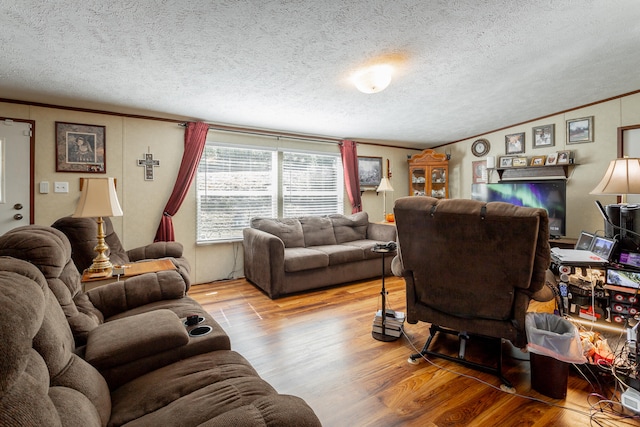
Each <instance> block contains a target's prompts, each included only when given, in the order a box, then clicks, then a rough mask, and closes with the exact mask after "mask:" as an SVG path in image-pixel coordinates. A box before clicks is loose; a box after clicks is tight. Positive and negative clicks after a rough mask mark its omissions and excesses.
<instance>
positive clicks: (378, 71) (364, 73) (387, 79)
mask: <svg viewBox="0 0 640 427" xmlns="http://www.w3.org/2000/svg"><path fill="white" fill-rule="evenodd" d="M392 74H393V67H392V66H391V65H388V64H377V65H372V66H370V67H367V68H363V69H362V70H360V71H358V72H356V73H355V74H354V75H353V78H352V81H353V83H354V84H355V85H356V88H357V89H358V90H359V91H360V92H362V93H378V92H381V91H383V90H385V89H386V88H387V86H389V83H391V76H392Z"/></svg>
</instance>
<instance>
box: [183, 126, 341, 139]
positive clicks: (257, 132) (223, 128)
mask: <svg viewBox="0 0 640 427" xmlns="http://www.w3.org/2000/svg"><path fill="white" fill-rule="evenodd" d="M186 125H187V124H186V123H180V126H182V127H186ZM209 130H210V131H220V132H230V133H242V134H246V135H258V136H269V137H272V138H278V139H280V138H283V139H297V140H303V141H308V142H317V143H321V144H341V143H342V140H341V139H338V138H330V137H323V136H311V135H303V134H297V133H287V132H272V131H268V130H259V129H251V128H238V127H233V126H224V125H214V124H209Z"/></svg>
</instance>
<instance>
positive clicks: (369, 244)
mask: <svg viewBox="0 0 640 427" xmlns="http://www.w3.org/2000/svg"><path fill="white" fill-rule="evenodd" d="M378 243H381V244H385V243H388V242H382V241H380V240H369V239H363V240H353V241H351V242H346V243H344V246H353V247H356V248H360V250H362V252H363V257H364V259H372V258H380V254H379V253H377V252H373V251H372V250H371V249H373V247H374V246H375V245H376V244H378ZM387 255H395V252H392V253H391V254H387Z"/></svg>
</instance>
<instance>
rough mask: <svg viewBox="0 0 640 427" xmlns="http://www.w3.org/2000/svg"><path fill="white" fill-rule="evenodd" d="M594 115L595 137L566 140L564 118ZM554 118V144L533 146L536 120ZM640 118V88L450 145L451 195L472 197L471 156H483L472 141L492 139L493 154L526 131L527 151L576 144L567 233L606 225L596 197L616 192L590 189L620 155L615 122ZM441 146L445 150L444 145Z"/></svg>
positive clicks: (611, 199) (527, 153) (540, 151)
mask: <svg viewBox="0 0 640 427" xmlns="http://www.w3.org/2000/svg"><path fill="white" fill-rule="evenodd" d="M587 116H593V117H594V130H595V133H594V141H593V142H589V143H583V144H567V143H566V121H567V120H570V119H576V118H581V117H587ZM552 123H553V124H555V146H554V147H548V148H537V149H533V148H532V143H531V141H532V134H531V132H532V128H533V127H534V126H540V125H547V124H552ZM639 123H640V94H634V95H630V96H626V97H623V98H620V99H616V100H612V101H607V102H603V103H600V104H596V105H593V106H590V107H585V108H581V109H578V110H574V111H570V112H567V113H564V114H558V115H555V116H552V117H549V118H546V119H542V120H537V121H532V122H529V123H526V124H523V125H519V126H514V127H511V128H508V129H504V130H501V131H499V132H492V133H488V134H486V135H481V136H479V137H477V138H472V139H469V140H465V141H462V142H459V143H456V144H452V145H450V146H448V147H447V150H449V149H450V150H451V152H452V159H451V163H450V166H449V167H450V177H451V184H450V185H451V186H450V188H449V191H450V193H451V197H458V198H468V197H470V196H471V183H472V179H473V177H472V169H471V162H473V161H474V160H482V159H484V158H477V157H475V156H474V155H473V154H471V144H472V143H473V141H475V140H476V139H478V138H486V139H488V140H489V142H490V143H491V151H490V152H489V154H488V155H489V156H495V157H496V162H497V159H498V157H500V156H503V155H504V154H505V142H504V137H505V135H507V134H511V133H517V132H525V135H526V138H525V144H526V150H525V153H524V156H527V157H530V156H535V155H547V154H549V153H551V152H555V151H562V150H572V151H573V152H574V155H575V158H576V163H577V166H575V167H573V168H570V170H571V175H570V176H569V178H568V180H567V236H569V237H576V236H578V235H579V234H580V231H582V230H587V231H591V232H594V231H602V229H603V220H602V217H601V216H600V214H599V212H598V210H597V208H596V207H595V204H594V201H595V200H600V201H601V202H602V203H603V204H605V205H606V204H609V203H615V201H616V197H615V196H602V195H600V196H596V195H591V194H589V192H590V191H591V190H592V189H593V188H594V187H595V186H596V184H598V182H600V179H601V178H602V176H603V175H604V172H605V170H606V169H607V166H608V165H609V162H610V161H611V160H613V159H615V158H616V156H617V128H618V127H620V126H630V125H635V124H639ZM439 151H443V149H442V148H441V149H440V150H439ZM497 180H498V174H497V172H493V175H492V182H497Z"/></svg>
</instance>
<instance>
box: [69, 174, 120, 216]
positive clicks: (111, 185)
mask: <svg viewBox="0 0 640 427" xmlns="http://www.w3.org/2000/svg"><path fill="white" fill-rule="evenodd" d="M72 216H73V217H74V218H97V217H103V216H122V208H121V207H120V203H119V202H118V195H117V194H116V186H115V179H114V178H87V179H85V181H84V188H83V189H82V193H81V194H80V201H79V202H78V206H77V207H76V211H75V213H74V214H73V215H72Z"/></svg>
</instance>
